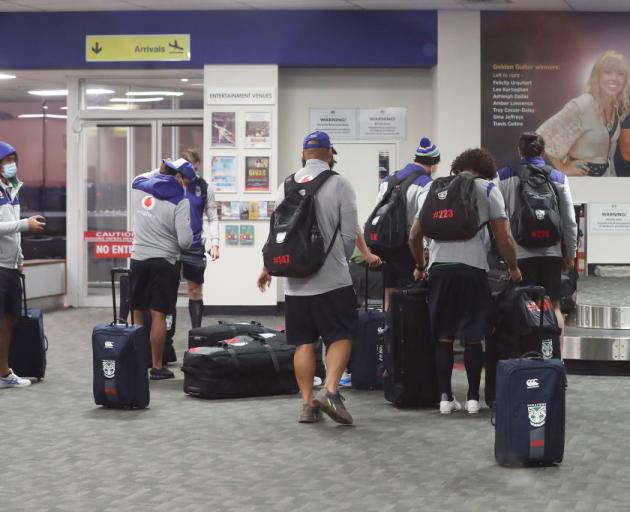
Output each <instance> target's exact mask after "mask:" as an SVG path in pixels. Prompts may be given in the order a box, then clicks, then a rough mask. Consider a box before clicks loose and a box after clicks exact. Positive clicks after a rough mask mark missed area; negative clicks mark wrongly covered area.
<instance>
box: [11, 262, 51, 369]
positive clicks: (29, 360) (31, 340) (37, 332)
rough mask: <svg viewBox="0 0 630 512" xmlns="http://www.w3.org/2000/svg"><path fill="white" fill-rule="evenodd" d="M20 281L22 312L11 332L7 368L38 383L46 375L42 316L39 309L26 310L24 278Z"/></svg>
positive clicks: (46, 340)
mask: <svg viewBox="0 0 630 512" xmlns="http://www.w3.org/2000/svg"><path fill="white" fill-rule="evenodd" d="M20 278H21V280H22V298H23V302H24V310H23V311H22V315H21V316H20V317H19V318H17V319H16V322H15V324H14V326H13V331H12V332H11V346H10V350H9V367H11V368H12V369H13V371H14V372H15V373H16V375H19V376H20V377H34V378H36V379H37V380H38V381H39V380H42V379H43V378H44V374H45V373H46V351H47V350H48V338H47V337H46V335H45V334H44V316H43V314H42V311H41V310H40V309H28V307H27V305H26V278H25V276H24V274H20Z"/></svg>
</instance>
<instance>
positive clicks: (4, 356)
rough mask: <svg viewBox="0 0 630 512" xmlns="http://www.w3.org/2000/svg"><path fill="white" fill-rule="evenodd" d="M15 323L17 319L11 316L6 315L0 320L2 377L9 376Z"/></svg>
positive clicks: (0, 365) (0, 366)
mask: <svg viewBox="0 0 630 512" xmlns="http://www.w3.org/2000/svg"><path fill="white" fill-rule="evenodd" d="M14 322H15V319H14V318H13V317H12V316H11V315H4V317H2V320H0V377H6V376H7V375H8V374H9V348H10V345H11V332H12V331H13V324H14Z"/></svg>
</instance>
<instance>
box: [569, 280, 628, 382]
mask: <svg viewBox="0 0 630 512" xmlns="http://www.w3.org/2000/svg"><path fill="white" fill-rule="evenodd" d="M578 285H579V286H578V293H577V301H576V302H577V307H576V311H575V313H574V314H572V315H571V316H570V317H569V318H568V319H567V324H566V327H565V333H564V359H565V364H566V367H567V370H568V371H569V372H570V373H581V374H593V375H630V278H615V277H586V278H582V279H580V281H579V283H578Z"/></svg>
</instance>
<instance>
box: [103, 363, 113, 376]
mask: <svg viewBox="0 0 630 512" xmlns="http://www.w3.org/2000/svg"><path fill="white" fill-rule="evenodd" d="M103 374H104V375H105V377H106V378H108V379H112V378H114V375H116V361H112V360H110V359H103Z"/></svg>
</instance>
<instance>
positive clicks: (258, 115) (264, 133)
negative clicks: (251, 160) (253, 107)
mask: <svg viewBox="0 0 630 512" xmlns="http://www.w3.org/2000/svg"><path fill="white" fill-rule="evenodd" d="M245 147H246V148H270V147H271V112H246V113H245Z"/></svg>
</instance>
